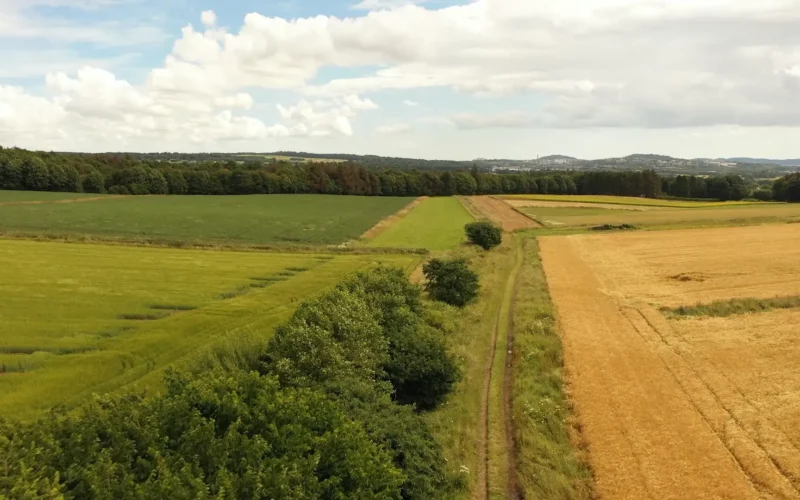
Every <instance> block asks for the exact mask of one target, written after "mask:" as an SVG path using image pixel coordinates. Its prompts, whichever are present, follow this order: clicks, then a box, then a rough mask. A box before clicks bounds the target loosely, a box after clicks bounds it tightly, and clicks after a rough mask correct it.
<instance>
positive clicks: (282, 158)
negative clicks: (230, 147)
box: [237, 155, 347, 163]
mask: <svg viewBox="0 0 800 500" xmlns="http://www.w3.org/2000/svg"><path fill="white" fill-rule="evenodd" d="M237 156H239V157H240V158H242V159H244V160H248V159H251V158H263V159H266V160H271V159H275V160H278V161H291V160H292V158H299V159H302V160H303V161H304V162H305V163H343V162H345V161H347V160H334V159H333V158H303V157H301V156H275V155H237Z"/></svg>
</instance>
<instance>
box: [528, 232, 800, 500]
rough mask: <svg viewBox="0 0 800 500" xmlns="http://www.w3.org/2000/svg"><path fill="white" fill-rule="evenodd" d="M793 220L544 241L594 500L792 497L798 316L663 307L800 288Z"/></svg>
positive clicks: (798, 474)
mask: <svg viewBox="0 0 800 500" xmlns="http://www.w3.org/2000/svg"><path fill="white" fill-rule="evenodd" d="M798 241H800V226H797V225H787V224H784V225H773V226H758V227H747V228H717V229H706V230H699V229H696V230H681V231H664V232H653V233H619V234H605V235H574V236H566V237H546V238H542V241H541V245H542V259H543V264H544V267H545V271H546V274H547V279H548V282H549V285H550V289H551V294H552V297H553V300H554V302H555V304H556V308H557V312H558V318H559V322H560V325H561V331H562V335H563V341H564V349H565V362H566V369H567V375H568V380H569V383H570V389H571V393H572V397H573V401H574V404H575V408H576V412H577V416H578V420H579V422H580V426H581V428H582V430H583V436H584V438H585V440H586V441H587V443H588V448H589V457H590V461H591V465H592V467H593V470H594V473H595V478H596V488H597V494H598V496H599V497H601V498H610V499H616V498H658V499H664V498H676V499H677V498H764V499H773V498H776V499H777V498H800V426H799V425H798V424H800V372H798V370H797V367H798V366H800V342H799V341H798V340H800V339H798V333H799V331H798V327H797V325H798V322H799V321H800V310H798V309H787V310H781V311H771V312H758V313H748V314H740V315H734V316H728V317H708V316H698V317H693V318H691V319H674V318H670V317H668V316H666V315H665V314H664V313H662V312H661V310H660V308H661V307H664V306H678V305H693V304H697V303H703V304H706V303H710V302H713V301H720V300H727V299H733V298H741V297H757V298H771V297H775V296H789V295H798V294H800V248H799V247H800V245H797V242H798Z"/></svg>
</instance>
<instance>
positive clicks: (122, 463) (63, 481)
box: [0, 370, 405, 499]
mask: <svg viewBox="0 0 800 500" xmlns="http://www.w3.org/2000/svg"><path fill="white" fill-rule="evenodd" d="M166 386H167V393H166V394H165V395H164V396H161V397H156V398H153V399H149V400H145V399H143V398H142V397H140V396H129V397H126V398H115V399H103V400H98V401H96V402H95V403H93V404H91V405H89V406H88V407H86V408H85V409H84V410H83V411H82V412H81V414H80V416H77V417H70V416H67V415H66V414H63V413H53V414H52V415H51V416H50V417H49V418H48V419H46V420H43V421H41V422H39V423H38V424H36V425H33V426H11V425H0V429H1V430H2V435H3V436H4V438H2V439H0V456H3V457H13V459H12V460H11V461H9V464H8V465H9V466H10V470H8V469H6V470H0V492H4V493H10V494H11V497H12V498H20V497H22V498H25V497H26V496H25V495H24V494H23V492H26V493H28V496H27V497H28V498H59V497H61V495H63V497H65V498H81V499H100V498H118V499H146V498H182V499H193V498H199V499H202V498H207V499H210V498H226V499H227V498H230V499H236V498H302V499H317V498H395V499H399V498H400V485H401V483H402V482H403V481H404V479H405V476H404V474H403V473H402V472H401V471H400V470H399V469H398V468H397V467H396V466H395V465H394V464H393V462H392V457H391V454H390V453H389V452H388V451H386V450H385V449H384V448H383V447H382V446H380V445H378V444H376V443H375V442H373V441H372V440H371V439H370V438H369V436H368V435H367V433H366V430H365V429H364V427H363V426H362V425H361V424H359V423H357V422H354V421H353V420H352V419H351V418H350V417H348V416H347V415H346V414H345V412H344V409H343V408H342V407H341V406H340V405H339V404H338V403H337V402H336V401H334V400H332V399H331V398H330V397H328V396H326V395H325V394H323V393H321V392H318V391H313V390H308V389H294V388H282V387H281V386H280V384H279V383H278V381H277V379H275V378H271V377H265V376H261V375H258V374H257V373H253V372H245V371H241V370H238V371H233V372H231V371H223V370H215V371H211V372H208V373H206V374H204V375H202V376H199V377H198V376H195V375H192V376H188V375H177V374H172V375H170V376H168V377H167V380H166Z"/></svg>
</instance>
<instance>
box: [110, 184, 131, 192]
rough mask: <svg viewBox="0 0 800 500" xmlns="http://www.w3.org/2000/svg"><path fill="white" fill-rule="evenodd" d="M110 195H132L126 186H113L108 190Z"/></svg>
mask: <svg viewBox="0 0 800 500" xmlns="http://www.w3.org/2000/svg"><path fill="white" fill-rule="evenodd" d="M108 194H131V192H130V191H128V188H126V187H125V186H119V185H116V186H111V187H110V188H108Z"/></svg>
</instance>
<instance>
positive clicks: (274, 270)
mask: <svg viewBox="0 0 800 500" xmlns="http://www.w3.org/2000/svg"><path fill="white" fill-rule="evenodd" d="M418 260H419V257H416V256H411V255H374V256H373V255H336V256H334V255H324V254H319V255H314V254H279V253H254V252H249V253H240V252H214V251H202V250H172V249H163V248H141V247H125V246H109V245H84V244H73V243H42V242H29V241H0V318H2V322H1V323H0V416H2V417H11V418H22V419H26V418H30V417H33V416H36V415H38V414H41V413H42V412H43V411H45V410H47V409H49V408H51V407H53V406H54V405H57V404H68V405H71V404H74V403H77V402H79V401H80V400H82V399H85V398H86V397H89V396H90V395H91V394H92V393H100V394H102V393H106V392H113V391H116V390H119V389H122V388H125V387H130V386H131V385H135V386H136V387H138V388H143V389H145V388H147V389H149V388H153V387H158V385H159V383H160V380H161V375H162V374H163V370H164V369H165V368H166V367H168V366H170V365H171V364H173V363H176V362H179V361H182V360H186V359H189V358H191V354H192V353H194V352H196V351H198V349H202V348H204V347H207V346H210V345H213V344H214V343H215V342H217V341H220V340H222V339H224V338H225V337H226V336H228V335H233V334H238V333H245V332H255V333H256V334H257V333H261V334H263V335H269V334H271V332H272V329H273V328H274V327H275V326H276V325H278V324H279V323H280V322H282V321H284V320H285V319H286V318H288V316H289V315H290V314H291V312H292V311H293V310H294V308H295V307H296V306H297V305H298V304H299V303H300V301H301V300H303V299H305V298H307V297H309V296H311V295H313V294H314V293H317V292H318V291H320V290H321V289H324V288H325V287H327V286H330V285H332V284H334V283H335V282H336V281H338V280H339V279H341V278H342V277H343V276H344V275H346V274H349V273H352V272H355V271H358V270H360V269H364V268H365V267H369V266H372V265H375V264H377V263H385V264H391V265H398V266H401V267H403V268H405V269H406V270H407V271H408V272H411V270H412V269H413V268H414V267H416V265H417V263H418Z"/></svg>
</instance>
